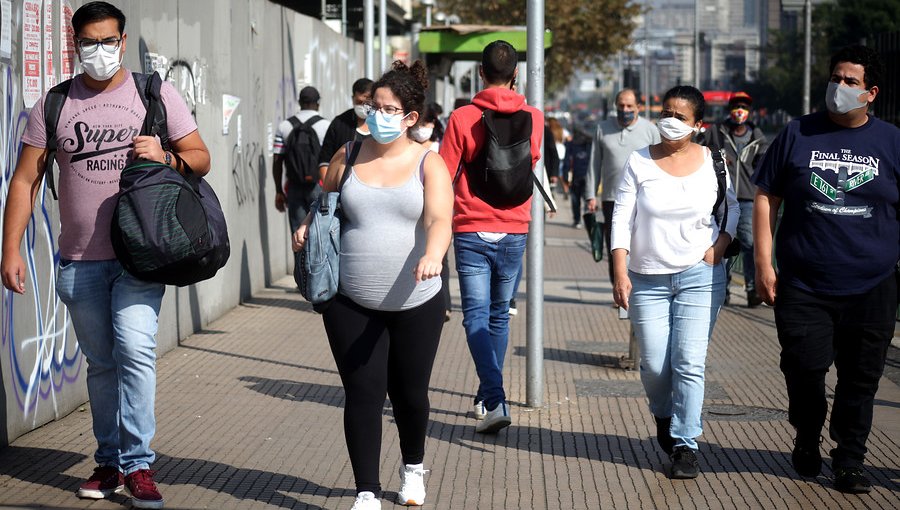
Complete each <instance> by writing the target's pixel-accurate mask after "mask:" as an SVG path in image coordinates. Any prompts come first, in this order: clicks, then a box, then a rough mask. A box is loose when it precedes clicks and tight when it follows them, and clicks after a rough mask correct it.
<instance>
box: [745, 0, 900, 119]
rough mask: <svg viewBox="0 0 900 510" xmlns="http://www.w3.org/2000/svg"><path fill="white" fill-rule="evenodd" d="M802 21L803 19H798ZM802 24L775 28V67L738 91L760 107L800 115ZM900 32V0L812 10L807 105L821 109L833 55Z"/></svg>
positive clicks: (771, 50) (843, 1) (769, 52)
mask: <svg viewBox="0 0 900 510" xmlns="http://www.w3.org/2000/svg"><path fill="white" fill-rule="evenodd" d="M801 19H802V18H801ZM803 30H804V29H803V25H802V21H801V23H800V26H798V27H797V31H793V30H774V31H772V36H771V37H770V39H769V46H768V47H767V48H766V56H767V58H768V59H769V61H770V62H772V63H773V64H772V65H771V66H770V67H768V68H766V69H762V70H760V74H759V76H758V80H757V81H756V82H755V83H745V84H743V86H742V88H743V89H745V90H747V92H748V93H750V94H751V95H753V97H754V98H760V99H761V101H759V104H761V105H765V106H767V107H768V108H770V109H782V110H785V111H786V112H788V113H790V114H791V115H794V116H797V115H800V114H801V113H802V111H801V109H802V97H803V65H802V63H803V45H804V42H803ZM897 31H900V0H836V1H835V2H832V3H824V4H820V5H817V6H814V8H813V26H812V69H811V71H810V104H811V106H812V108H813V109H818V110H821V109H822V108H824V107H825V87H826V85H827V83H828V79H829V75H830V73H831V70H830V69H829V68H828V66H829V65H830V59H831V55H832V54H833V53H835V52H836V51H837V50H839V49H840V48H842V47H844V46H847V45H850V44H858V43H862V42H864V41H866V40H867V39H871V37H872V36H873V35H875V34H879V33H886V32H897Z"/></svg>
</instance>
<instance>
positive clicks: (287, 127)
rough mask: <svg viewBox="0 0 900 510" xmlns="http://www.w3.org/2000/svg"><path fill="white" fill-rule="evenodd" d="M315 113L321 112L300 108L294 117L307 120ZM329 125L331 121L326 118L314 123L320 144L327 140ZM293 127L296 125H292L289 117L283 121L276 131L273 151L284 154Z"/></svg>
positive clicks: (314, 129)
mask: <svg viewBox="0 0 900 510" xmlns="http://www.w3.org/2000/svg"><path fill="white" fill-rule="evenodd" d="M315 115H319V112H317V111H316V110H300V112H299V113H297V114H296V115H294V117H297V118H298V119H299V120H300V122H306V121H308V120H309V119H311V118H313V116H315ZM329 125H331V121H330V120H328V119H325V118H323V119H322V120H320V121H318V122H316V123H315V124H313V127H312V128H313V131H315V132H316V135H317V136H318V137H319V145H322V142H324V141H325V133H327V132H328V126H329ZM293 129H294V126H292V125H291V121H289V120H287V119H285V120H283V121H281V124H279V125H278V131H277V132H276V133H275V143H274V144H273V146H272V152H274V153H275V154H284V149H285V147H284V141H285V140H287V137H288V135H290V134H291V131H292V130H293Z"/></svg>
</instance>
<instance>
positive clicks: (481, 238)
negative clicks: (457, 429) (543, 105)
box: [440, 41, 544, 433]
mask: <svg viewBox="0 0 900 510" xmlns="http://www.w3.org/2000/svg"><path fill="white" fill-rule="evenodd" d="M517 62H518V55H517V54H516V50H515V48H513V47H512V46H511V45H510V44H509V43H507V42H506V41H495V42H492V43H490V44H489V45H487V47H485V48H484V51H483V52H482V56H481V70H480V74H481V78H482V79H483V80H484V83H485V89H484V90H482V91H481V92H479V93H478V94H477V95H476V96H475V98H474V99H473V100H472V104H470V105H467V106H463V107H462V108H459V109H457V110H455V111H454V112H453V114H452V115H451V116H450V120H449V122H448V126H447V131H446V132H445V134H444V139H443V141H442V142H441V148H440V152H441V156H442V157H443V158H444V161H445V162H446V164H447V168H448V169H450V171H451V172H452V173H453V174H454V175H456V173H457V170H458V169H459V168H460V167H461V166H462V171H461V172H459V178H458V180H457V181H456V183H455V195H456V199H455V202H454V211H453V234H454V240H453V247H454V250H455V253H456V271H457V272H458V273H459V288H460V292H461V298H462V299H461V300H462V309H463V327H465V329H466V338H467V340H468V343H469V351H470V352H471V353H472V359H473V360H474V362H475V370H476V372H477V373H478V379H479V385H478V392H477V393H476V395H475V417H476V418H478V419H480V420H481V421H480V422H479V423H478V425H477V426H476V427H475V430H476V432H480V433H494V432H497V431H499V430H501V429H503V428H504V427H507V426H509V424H510V423H511V422H512V421H511V419H510V416H509V407H508V406H507V403H506V393H505V392H504V391H503V376H502V372H503V359H504V357H505V356H506V346H507V343H508V341H509V300H510V298H512V293H513V288H514V286H515V283H516V277H517V275H518V273H519V269H520V268H521V266H522V254H523V253H524V252H525V240H526V238H527V236H528V223H529V222H530V221H531V199H530V198H529V199H528V200H527V201H525V203H523V204H520V205H517V206H514V207H509V208H498V207H494V206H492V205H490V204H488V203H486V202H484V201H483V200H481V199H480V198H478V197H477V196H475V195H474V194H473V193H472V190H471V189H470V187H469V179H468V175H467V171H466V165H467V164H472V162H473V161H476V160H477V156H478V154H479V153H480V151H481V149H482V146H483V145H484V139H485V129H484V126H483V124H482V118H481V117H482V112H483V111H484V110H494V111H496V112H498V113H501V114H511V113H515V112H518V111H522V110H524V111H527V112H529V113H531V116H532V134H531V156H532V167H533V166H534V164H535V163H537V161H538V160H539V159H540V157H541V140H542V138H543V134H544V129H543V126H544V116H543V114H542V113H541V112H540V111H538V110H536V109H535V108H532V107H530V106H528V105H526V104H525V96H522V95H521V94H518V93H516V91H515V86H516V75H517V73H518V69H517V68H516V64H517Z"/></svg>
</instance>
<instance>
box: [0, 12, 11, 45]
mask: <svg viewBox="0 0 900 510" xmlns="http://www.w3.org/2000/svg"><path fill="white" fill-rule="evenodd" d="M10 57H12V1H11V0H0V58H3V59H9V58H10Z"/></svg>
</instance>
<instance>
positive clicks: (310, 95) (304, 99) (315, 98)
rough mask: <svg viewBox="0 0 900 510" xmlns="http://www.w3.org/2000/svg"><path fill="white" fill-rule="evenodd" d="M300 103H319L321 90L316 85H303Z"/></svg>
mask: <svg viewBox="0 0 900 510" xmlns="http://www.w3.org/2000/svg"><path fill="white" fill-rule="evenodd" d="M299 101H300V104H309V103H318V102H319V91H318V90H316V88H315V87H303V89H302V90H301V91H300V98H299Z"/></svg>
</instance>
